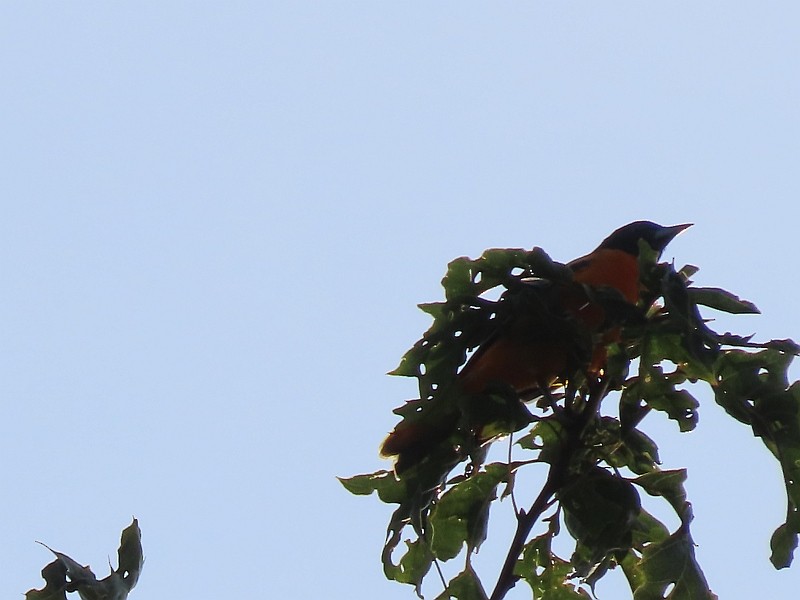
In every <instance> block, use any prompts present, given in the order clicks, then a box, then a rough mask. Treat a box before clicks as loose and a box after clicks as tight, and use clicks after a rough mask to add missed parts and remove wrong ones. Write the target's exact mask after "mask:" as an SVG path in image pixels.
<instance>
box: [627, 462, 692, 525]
mask: <svg viewBox="0 0 800 600" xmlns="http://www.w3.org/2000/svg"><path fill="white" fill-rule="evenodd" d="M685 482H686V469H675V470H671V471H653V472H652V473H645V474H644V475H640V476H639V477H637V478H636V479H634V480H633V483H634V484H636V485H638V486H639V487H641V488H642V489H643V490H644V491H645V492H647V493H648V494H650V495H651V496H661V497H663V498H664V499H666V501H667V502H669V503H670V506H672V508H673V509H674V510H675V513H676V514H677V515H678V516H679V517H680V519H681V523H683V524H684V525H687V526H688V524H689V522H691V520H692V507H691V505H690V504H689V503H688V502H687V501H686V490H685V489H684V487H683V484H684V483H685Z"/></svg>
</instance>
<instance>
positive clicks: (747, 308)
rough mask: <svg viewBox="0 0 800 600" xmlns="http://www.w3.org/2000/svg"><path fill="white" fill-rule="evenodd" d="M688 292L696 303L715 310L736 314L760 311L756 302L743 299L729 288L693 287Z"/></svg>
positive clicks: (757, 312)
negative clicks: (728, 289)
mask: <svg viewBox="0 0 800 600" xmlns="http://www.w3.org/2000/svg"><path fill="white" fill-rule="evenodd" d="M688 292H689V298H691V300H692V301H693V302H694V303H695V304H702V305H703V306H708V307H709V308H713V309H715V310H719V311H722V312H726V313H731V314H735V315H741V314H750V315H752V314H759V313H760V311H759V310H758V308H757V307H756V305H755V304H753V303H752V302H749V301H747V300H742V299H740V298H739V297H738V296H736V295H735V294H732V293H730V292H729V291H727V290H723V289H720V288H714V287H691V288H689V290H688Z"/></svg>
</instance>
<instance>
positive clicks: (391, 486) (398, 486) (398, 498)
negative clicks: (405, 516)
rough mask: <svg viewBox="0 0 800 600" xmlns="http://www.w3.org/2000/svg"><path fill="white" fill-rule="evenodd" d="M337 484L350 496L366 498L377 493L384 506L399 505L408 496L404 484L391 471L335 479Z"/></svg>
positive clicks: (383, 470)
mask: <svg viewBox="0 0 800 600" xmlns="http://www.w3.org/2000/svg"><path fill="white" fill-rule="evenodd" d="M337 479H338V480H339V482H340V483H341V484H342V485H343V486H344V487H345V489H346V490H347V491H348V492H350V493H351V494H355V495H357V496H368V495H370V494H371V493H372V492H378V498H380V499H381V501H382V502H385V503H386V504H399V503H401V502H402V501H403V500H405V499H406V497H407V496H408V490H407V489H406V484H405V482H404V481H401V480H399V479H397V477H395V474H394V473H393V472H392V471H386V470H385V469H382V470H380V471H375V472H374V473H369V474H366V475H354V476H353V477H337Z"/></svg>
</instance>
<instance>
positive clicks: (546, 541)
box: [514, 531, 591, 600]
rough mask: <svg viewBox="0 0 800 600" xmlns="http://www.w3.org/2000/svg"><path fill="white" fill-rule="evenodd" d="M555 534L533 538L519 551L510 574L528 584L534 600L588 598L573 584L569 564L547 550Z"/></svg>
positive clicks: (549, 548) (586, 594)
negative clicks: (519, 554)
mask: <svg viewBox="0 0 800 600" xmlns="http://www.w3.org/2000/svg"><path fill="white" fill-rule="evenodd" d="M554 535H555V532H553V531H548V532H547V533H545V534H543V535H541V536H539V537H536V538H534V539H533V540H531V541H530V542H528V543H527V544H525V547H524V548H523V551H522V556H521V558H520V559H519V560H518V561H517V563H516V565H515V567H514V574H515V575H517V576H519V577H521V578H522V579H524V580H525V581H526V582H527V583H528V585H530V587H531V590H532V592H533V597H534V598H537V600H587V599H589V598H591V596H590V595H589V594H588V593H587V592H586V590H584V589H582V588H580V587H579V586H578V585H577V584H576V583H573V580H574V579H575V577H574V570H573V568H572V565H571V564H570V562H569V561H567V560H564V559H563V558H560V557H558V556H556V555H555V554H554V553H553V552H552V550H551V547H550V544H551V542H552V539H553V536H554Z"/></svg>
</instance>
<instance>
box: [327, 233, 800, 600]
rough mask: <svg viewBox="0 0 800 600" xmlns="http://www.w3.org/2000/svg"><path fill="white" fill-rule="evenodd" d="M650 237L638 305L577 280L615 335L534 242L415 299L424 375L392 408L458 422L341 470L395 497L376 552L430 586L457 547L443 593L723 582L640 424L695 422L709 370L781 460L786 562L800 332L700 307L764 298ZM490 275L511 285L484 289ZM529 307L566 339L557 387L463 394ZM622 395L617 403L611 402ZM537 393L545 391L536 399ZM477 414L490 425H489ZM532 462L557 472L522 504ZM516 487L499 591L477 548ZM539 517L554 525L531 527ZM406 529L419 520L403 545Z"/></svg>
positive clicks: (409, 368) (409, 360)
mask: <svg viewBox="0 0 800 600" xmlns="http://www.w3.org/2000/svg"><path fill="white" fill-rule="evenodd" d="M640 250H641V251H640V272H641V273H642V281H643V286H644V289H645V290H646V292H645V293H644V294H643V298H642V301H641V302H640V304H639V305H638V306H637V307H635V308H634V307H631V306H630V305H628V304H627V303H625V302H624V301H622V299H621V297H620V296H619V295H618V294H616V293H615V292H614V291H612V290H605V289H591V290H590V289H586V288H584V289H582V290H580V291H581V293H583V294H586V297H587V299H588V301H591V302H592V303H594V304H596V305H598V306H600V307H602V310H603V314H604V315H605V318H606V323H605V324H604V327H603V331H605V332H607V331H614V332H616V335H614V336H609V337H607V338H598V333H597V332H596V331H587V330H586V329H585V328H581V327H580V326H579V324H576V323H575V322H574V320H573V319H570V318H569V315H565V314H564V313H563V311H561V310H559V303H558V300H559V299H560V298H562V297H563V295H558V294H563V292H562V290H564V289H571V286H572V287H574V286H578V284H576V283H574V282H573V281H572V277H571V273H570V270H569V268H568V267H567V266H566V265H562V264H559V263H556V262H553V261H552V260H550V258H549V257H548V256H547V255H546V254H545V253H544V252H543V251H541V250H540V249H534V250H532V251H524V250H516V249H512V250H501V249H493V250H488V251H486V252H485V253H484V254H483V256H481V257H480V258H478V259H476V260H470V259H466V258H460V259H457V260H455V261H453V262H451V263H450V265H449V267H448V270H447V274H446V275H445V277H444V279H443V281H442V284H443V287H444V289H445V300H444V301H443V302H439V303H434V304H425V305H422V306H421V308H422V310H424V311H425V312H426V313H428V314H430V315H431V316H432V317H433V324H432V325H431V327H430V329H429V330H428V331H427V332H426V333H425V334H424V335H423V337H422V339H420V340H419V341H418V342H417V343H416V344H415V345H414V346H413V347H412V348H411V349H410V350H409V351H408V352H407V353H406V354H405V355H404V356H403V358H402V360H401V362H400V365H399V366H398V367H397V369H395V370H394V371H393V372H392V374H394V375H401V376H408V377H415V378H417V380H418V383H419V392H420V394H419V398H417V399H414V400H411V401H409V402H407V403H406V404H405V405H404V406H402V407H400V408H399V409H397V410H396V411H395V412H396V413H397V414H398V415H400V416H401V417H402V418H403V419H404V420H405V421H409V422H416V423H441V422H442V419H443V415H445V416H447V417H448V418H449V419H450V421H449V422H450V423H451V424H452V423H455V424H456V426H455V427H454V428H453V433H452V434H451V435H449V436H447V437H446V438H445V439H437V440H436V441H435V443H432V444H431V445H430V446H429V447H426V448H425V452H424V455H423V456H416V457H413V460H412V461H411V462H410V464H397V465H395V470H394V471H386V470H383V471H378V472H376V473H372V474H366V475H358V476H355V477H351V478H348V479H342V480H341V481H342V483H343V485H344V486H345V487H346V488H347V489H348V490H349V491H350V492H352V493H354V494H371V493H372V492H376V493H377V494H378V497H379V498H380V500H381V501H383V502H385V503H389V504H395V505H397V506H396V508H395V510H394V513H393V514H392V517H391V519H390V522H389V526H388V530H387V537H386V544H385V547H384V551H383V556H382V560H383V566H384V572H385V574H386V576H387V577H388V578H389V579H393V580H396V581H399V582H402V583H408V584H411V585H414V586H415V588H416V590H417V593H418V594H420V593H421V584H422V581H423V579H424V578H425V576H426V575H427V574H428V573H429V572H430V570H431V568H432V567H433V566H436V567H437V569H438V564H439V563H440V562H445V561H450V560H453V559H455V558H456V557H458V556H460V555H463V556H464V557H465V565H464V568H463V570H462V571H461V573H460V574H459V575H458V576H456V577H455V578H453V579H451V580H450V581H449V582H447V581H445V580H444V579H443V584H444V587H445V589H444V592H442V595H441V596H440V597H441V598H462V599H467V598H470V599H471V598H489V597H491V598H492V600H499V599H500V598H502V597H503V596H504V595H505V594H506V593H507V591H508V590H509V589H510V588H511V587H512V586H513V585H514V584H515V583H516V582H517V581H519V580H524V581H526V582H527V583H528V584H529V585H530V587H531V588H532V590H533V594H534V597H536V598H546V599H561V598H576V599H577V598H586V597H588V591H587V586H588V588H592V587H593V586H594V584H595V583H596V582H597V581H598V580H599V579H600V578H601V577H602V576H603V575H604V574H605V573H606V572H607V571H608V570H609V569H613V568H616V567H620V568H621V569H622V570H623V572H624V574H625V575H626V577H627V580H628V582H629V584H630V587H631V591H632V594H633V597H634V599H635V600H647V599H650V598H686V597H692V598H715V596H714V595H713V593H712V592H711V591H710V589H709V586H708V584H707V582H706V580H705V578H704V576H703V573H702V571H701V569H700V566H699V565H698V564H697V562H696V560H695V556H694V544H693V542H692V538H691V533H690V523H691V521H692V513H691V506H690V504H689V503H688V502H687V500H686V493H685V490H684V487H683V483H684V481H685V478H686V473H685V471H683V470H676V471H664V470H661V469H660V468H659V454H658V447H657V445H656V443H655V442H654V441H653V440H652V439H650V438H649V437H648V436H647V435H646V434H645V433H644V432H643V431H642V430H641V428H640V427H641V423H642V421H643V420H644V419H645V417H646V416H647V415H648V414H649V413H650V412H652V411H659V412H663V413H664V414H666V416H667V417H668V418H669V419H671V420H673V421H675V423H676V425H677V426H678V428H679V429H680V431H687V432H688V431H691V430H693V429H695V427H696V426H697V423H698V409H699V402H698V400H697V399H696V398H695V396H694V393H693V390H694V386H695V384H700V383H704V384H707V385H708V386H710V388H711V390H712V391H713V395H714V398H715V400H716V402H717V403H718V404H719V405H720V406H722V407H723V408H724V409H725V411H726V412H727V413H728V414H730V415H731V416H732V417H733V418H734V419H736V420H737V421H739V422H741V423H743V424H745V425H747V426H749V427H750V428H751V430H752V432H753V434H754V435H755V436H757V437H759V438H760V439H761V440H762V441H763V442H764V444H765V445H766V446H767V448H768V449H769V450H770V452H772V454H773V455H774V456H775V457H776V459H777V460H778V461H779V463H780V465H781V469H782V471H783V475H784V480H785V491H786V501H787V513H786V520H785V522H784V523H783V524H781V525H780V526H779V527H778V528H777V530H776V531H775V532H774V534H773V536H772V540H771V547H772V555H771V561H772V563H773V564H774V565H775V567H776V568H782V567H787V566H789V565H790V564H791V561H792V555H793V551H794V549H795V548H796V546H797V541H798V534H800V511H799V509H798V507H800V383H798V382H795V383H793V384H790V382H789V379H788V375H787V369H788V366H789V364H790V362H791V360H792V358H793V357H794V356H795V355H797V354H798V350H800V349H799V348H798V346H797V345H796V344H795V343H794V342H792V341H791V340H773V341H769V342H766V343H756V342H753V341H752V340H751V339H750V338H749V337H742V336H737V335H733V334H731V333H718V332H715V331H713V330H712V329H711V328H710V327H709V324H708V322H707V321H706V320H705V319H704V318H703V316H702V315H701V307H702V308H703V309H704V310H706V309H713V310H717V311H724V312H728V313H732V314H747V313H755V312H758V310H757V309H756V307H755V306H754V305H753V304H752V303H750V302H747V301H744V300H741V299H739V298H737V297H736V296H735V295H733V294H731V293H729V292H727V291H725V290H722V289H718V288H700V287H695V286H693V285H692V282H691V279H690V278H691V277H692V275H693V274H694V273H695V272H696V271H697V269H696V268H695V267H692V266H686V267H684V268H682V269H680V270H676V269H675V268H674V267H673V266H672V265H670V264H666V263H657V256H656V254H655V253H654V252H653V251H652V250H650V249H649V248H648V247H646V246H642V248H641V249H640ZM490 290H499V291H500V292H501V294H500V297H499V298H498V299H497V300H489V299H487V294H486V292H488V291H490ZM554 298H555V299H556V301H554ZM522 311H524V312H525V314H529V315H530V314H532V315H535V318H536V323H537V324H539V325H541V324H543V323H546V324H548V327H550V328H551V330H552V334H553V335H554V336H558V337H559V339H562V340H567V341H568V343H567V347H568V348H569V351H570V356H571V358H572V360H571V361H570V363H569V364H570V367H569V370H568V372H566V373H564V374H563V375H562V377H561V378H560V379H559V381H558V382H557V385H556V386H554V387H553V388H549V389H543V390H538V392H537V393H536V394H531V395H530V396H526V397H519V396H518V395H517V394H516V393H514V391H513V390H510V389H502V388H501V389H495V390H489V391H487V393H486V394H484V395H483V396H481V397H479V398H466V399H465V398H464V397H463V396H464V395H463V394H459V392H458V388H457V386H456V385H455V382H456V377H457V374H458V371H459V369H460V367H461V366H462V365H463V364H464V363H465V362H466V360H467V357H468V356H469V353H470V352H471V351H473V350H474V349H475V348H477V347H479V346H480V345H481V344H482V343H484V342H485V341H486V340H488V339H489V338H490V337H491V336H492V335H493V334H494V333H495V332H497V331H500V330H502V328H503V327H504V326H505V325H506V324H507V323H509V322H512V321H513V320H514V319H516V318H518V316H519V314H520V313H521V312H522ZM598 345H606V348H605V352H606V353H607V362H606V368H605V371H604V372H603V373H602V374H600V375H597V374H592V373H590V372H589V371H588V369H587V365H588V363H589V361H590V360H591V355H592V349H593V348H596V347H597V346H598ZM612 401H613V402H616V404H617V407H616V408H617V410H616V411H612V410H610V407H609V406H608V405H609V403H611V402H612ZM531 402H535V403H536V406H535V409H531V410H529V409H528V406H530V403H531ZM605 408H609V410H604V409H605ZM608 413H610V414H616V415H618V416H610V414H608ZM475 423H480V424H481V425H482V428H481V430H480V435H477V434H476V429H475V426H474V425H475ZM487 423H489V424H490V427H488V430H489V432H490V433H489V435H487V433H486V431H487V427H486V424H487ZM518 431H522V435H521V437H519V439H518V440H517V443H516V448H517V450H516V453H521V454H522V455H524V458H522V459H518V460H511V454H510V452H509V459H508V460H507V461H505V462H492V463H488V464H486V463H485V459H486V451H487V449H488V447H489V446H490V445H491V444H492V443H493V442H495V441H496V440H497V439H499V437H501V436H503V435H506V434H512V433H515V432H518ZM536 464H538V465H544V466H545V467H546V468H547V477H546V478H545V479H544V480H543V481H542V488H541V490H540V492H539V494H538V495H537V496H536V497H535V498H534V499H533V500H532V502H531V503H530V507H529V508H528V509H520V508H518V506H519V504H520V501H519V499H518V498H517V496H518V494H517V493H516V491H515V481H516V476H517V474H518V472H519V471H520V470H521V469H523V468H528V467H530V466H531V465H536ZM501 488H502V491H501ZM642 493H644V494H646V495H648V496H652V497H655V498H660V499H662V500H663V501H665V502H666V503H667V504H668V505H669V506H670V507H671V508H672V510H673V511H674V512H675V514H676V515H677V517H678V518H679V521H680V526H679V527H678V528H677V529H676V530H675V531H670V530H669V529H668V528H667V527H666V526H665V525H664V524H662V523H661V522H660V521H659V520H658V519H656V518H655V517H654V516H653V515H651V514H650V513H648V512H647V511H646V510H645V509H644V508H643V507H642V503H641V494H642ZM509 496H510V497H511V499H512V501H513V503H514V507H515V509H514V510H515V513H516V517H517V531H516V534H515V537H514V539H513V540H512V541H511V544H510V547H509V550H508V556H507V560H506V564H505V566H504V567H503V570H502V571H501V573H500V575H499V578H498V581H497V584H496V585H495V588H494V591H493V592H492V594H491V595H490V594H487V593H486V591H485V590H484V588H483V585H482V583H481V581H480V579H479V578H478V576H477V574H476V572H475V570H474V568H473V566H472V564H471V556H472V555H473V554H474V552H476V551H477V550H478V549H479V547H480V546H481V544H482V543H483V542H484V540H485V539H486V538H487V531H488V518H489V513H490V508H491V506H492V505H493V504H494V503H495V501H497V500H501V499H503V498H507V497H509ZM537 523H539V524H544V523H546V524H547V529H546V531H544V532H542V533H540V534H538V535H535V536H534V535H533V529H534V526H535V525H536V524H537ZM562 529H563V530H566V533H567V534H568V535H569V536H571V538H572V539H573V540H574V551H573V553H572V555H571V556H570V557H568V558H564V557H559V556H557V555H556V554H555V553H554V552H553V550H552V542H553V539H554V538H555V537H556V536H557V535H559V534H560V533H561V532H562ZM404 535H410V537H409V538H408V539H406V540H405V542H404V544H403V545H401V542H403V538H404ZM440 573H441V571H440Z"/></svg>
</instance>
